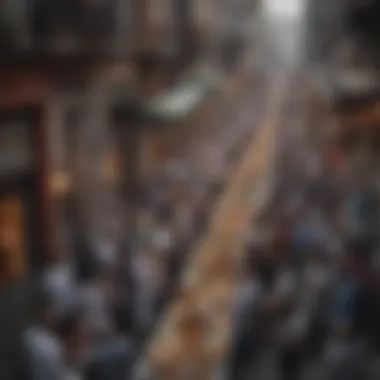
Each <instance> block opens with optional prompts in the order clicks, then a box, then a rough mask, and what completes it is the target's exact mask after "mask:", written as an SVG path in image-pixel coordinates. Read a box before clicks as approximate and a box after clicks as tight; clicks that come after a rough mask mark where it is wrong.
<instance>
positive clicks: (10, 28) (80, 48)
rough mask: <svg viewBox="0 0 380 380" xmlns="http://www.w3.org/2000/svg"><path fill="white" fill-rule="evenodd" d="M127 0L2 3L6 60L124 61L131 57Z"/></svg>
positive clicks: (0, 31) (0, 29)
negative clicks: (121, 59) (100, 58)
mask: <svg viewBox="0 0 380 380" xmlns="http://www.w3.org/2000/svg"><path fill="white" fill-rule="evenodd" d="M129 7H130V2H129V1H127V0H124V1H123V0H120V1H119V0H92V1H90V0H80V1H74V0H54V1H47V0H6V1H5V2H2V4H1V8H2V9H1V11H0V48H1V50H2V54H1V58H2V60H3V62H4V61H6V60H10V61H14V59H17V58H31V57H37V56H38V57H40V56H43V57H52V58H62V57H78V56H83V57H89V56H90V57H92V56H100V57H106V58H107V57H123V56H126V55H128V54H129V53H130V48H131V40H132V38H131V35H132V33H131V32H132V22H131V20H132V16H131V9H130V8H129Z"/></svg>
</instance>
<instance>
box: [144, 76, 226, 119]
mask: <svg viewBox="0 0 380 380" xmlns="http://www.w3.org/2000/svg"><path fill="white" fill-rule="evenodd" d="M219 82H220V80H219V78H216V77H215V76H207V77H205V76H199V78H191V79H190V78H188V79H187V80H183V81H182V82H180V83H179V84H178V85H177V86H175V87H174V88H171V89H169V90H168V91H167V92H165V93H163V94H160V95H159V96H157V97H155V98H153V99H152V100H150V101H149V102H147V103H146V104H145V105H143V114H144V115H145V116H146V117H147V118H148V119H149V120H154V121H158V122H169V123H171V122H179V121H182V120H184V119H186V118H187V117H188V116H189V115H191V114H192V113H193V112H194V111H196V110H197V109H198V108H199V107H200V106H201V105H202V104H203V102H204V101H205V100H206V99H207V98H208V97H209V96H210V95H211V94H212V93H213V91H214V90H216V88H217V87H218V83H219Z"/></svg>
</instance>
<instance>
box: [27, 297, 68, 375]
mask: <svg viewBox="0 0 380 380" xmlns="http://www.w3.org/2000/svg"><path fill="white" fill-rule="evenodd" d="M41 309H42V310H41V314H40V319H39V321H38V323H37V324H36V325H34V326H31V327H30V328H28V329H27V330H26V331H25V334H24V336H23V344H24V349H25V353H26V356H27V358H28V364H29V375H30V378H31V380H64V379H65V376H66V374H67V368H66V366H65V361H64V350H63V346H62V343H61V341H60V339H59V338H58V336H57V334H56V333H55V325H56V313H55V307H54V305H53V303H52V302H51V300H50V299H49V298H48V297H45V298H44V300H43V305H42V307H41Z"/></svg>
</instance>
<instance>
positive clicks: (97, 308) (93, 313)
mask: <svg viewBox="0 0 380 380" xmlns="http://www.w3.org/2000/svg"><path fill="white" fill-rule="evenodd" d="M80 294H81V300H82V303H83V305H84V318H85V321H86V323H87V325H88V327H89V328H90V330H91V331H92V332H93V333H94V334H102V333H105V332H108V331H109V330H110V328H111V327H112V322H111V318H110V315H109V313H108V310H109V308H108V299H107V293H106V290H105V289H104V288H102V287H101V286H99V285H97V284H88V285H85V286H84V287H83V288H82V289H81V292H80Z"/></svg>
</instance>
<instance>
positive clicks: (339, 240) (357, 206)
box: [229, 133, 380, 380]
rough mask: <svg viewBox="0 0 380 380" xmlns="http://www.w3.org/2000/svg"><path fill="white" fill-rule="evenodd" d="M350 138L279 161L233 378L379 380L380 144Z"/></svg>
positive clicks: (248, 284) (255, 233) (255, 238)
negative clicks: (379, 155) (379, 161)
mask: <svg viewBox="0 0 380 380" xmlns="http://www.w3.org/2000/svg"><path fill="white" fill-rule="evenodd" d="M342 136H343V137H342V138H339V139H337V140H336V141H324V142H323V143H322V144H320V143H318V142H317V140H314V141H309V142H308V141H305V142H304V146H302V147H301V146H299V145H298V146H297V147H295V149H285V150H287V152H285V153H284V156H283V157H280V160H281V162H280V163H279V167H278V168H279V172H278V175H277V178H276V181H277V184H276V186H275V188H274V189H273V194H272V201H271V202H270V210H268V213H267V214H266V215H264V216H263V219H262V220H261V221H260V222H259V223H258V225H255V226H254V227H252V231H251V236H250V242H249V243H248V244H247V252H246V260H247V265H246V266H245V267H246V273H245V277H244V279H243V280H242V282H241V284H240V290H239V292H238V294H237V298H236V300H235V309H234V315H235V327H234V329H235V332H234V344H233V347H232V351H231V357H230V360H229V371H230V376H229V378H230V379H231V380H239V379H251V378H259V379H260V378H261V377H262V378H273V376H274V378H279V379H283V380H296V379H316V380H317V379H331V380H340V379H342V380H343V379H345V380H348V379H350V380H351V379H352V380H360V379H377V378H379V376H380V372H379V364H378V363H379V362H378V357H379V350H380V329H379V324H378V320H379V318H380V314H379V313H380V283H379V279H380V276H379V275H380V272H379V270H380V267H379V263H380V261H379V259H380V256H379V251H378V249H379V240H378V223H379V211H380V209H379V195H378V190H379V189H378V186H379V178H380V177H379V174H380V172H379V170H378V167H376V162H377V159H376V153H375V151H373V150H372V148H373V145H372V147H371V144H368V142H367V145H366V143H365V142H364V143H363V141H361V142H360V141H359V139H356V138H355V137H354V138H352V136H349V135H348V134H347V133H343V134H342ZM330 140H331V138H330ZM285 150H284V151H285ZM268 353H270V354H268ZM268 355H269V356H268ZM264 357H266V358H268V357H271V358H272V359H271V363H272V364H271V365H270V364H268V363H269V362H268V363H267V364H265V363H264V364H263V360H264V362H265V359H263V358H264ZM266 360H269V359H266ZM265 366H267V368H266V369H265ZM273 366H275V367H276V368H274V369H273ZM268 367H272V368H271V369H268ZM268 371H269V372H270V373H271V374H270V375H269V374H268V373H269V372H268ZM273 371H274V372H273ZM273 373H275V375H273ZM260 376H261V377H260Z"/></svg>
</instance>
